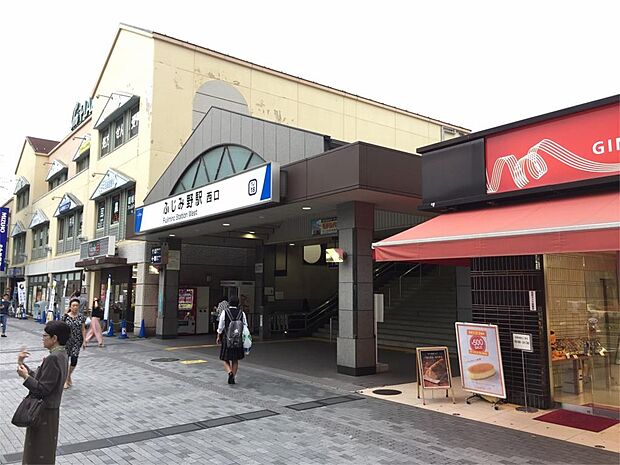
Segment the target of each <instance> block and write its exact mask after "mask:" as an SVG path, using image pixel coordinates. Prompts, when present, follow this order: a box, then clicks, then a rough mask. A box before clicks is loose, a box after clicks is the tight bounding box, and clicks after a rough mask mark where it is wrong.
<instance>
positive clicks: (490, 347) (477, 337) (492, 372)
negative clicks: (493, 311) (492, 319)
mask: <svg viewBox="0 0 620 465" xmlns="http://www.w3.org/2000/svg"><path fill="white" fill-rule="evenodd" d="M455 326H456V337H457V344H458V349H459V364H460V366H461V381H462V383H463V389H464V390H465V391H469V392H473V393H476V394H485V395H488V396H493V397H499V398H500V399H505V398H506V386H505V384H504V368H503V366H502V353H501V351H500V348H499V331H498V329H497V326H496V325H485V324H473V323H455Z"/></svg>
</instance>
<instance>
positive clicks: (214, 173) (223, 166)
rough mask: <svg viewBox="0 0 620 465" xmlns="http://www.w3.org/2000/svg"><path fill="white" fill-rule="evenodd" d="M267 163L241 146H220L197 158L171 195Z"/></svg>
mask: <svg viewBox="0 0 620 465" xmlns="http://www.w3.org/2000/svg"><path fill="white" fill-rule="evenodd" d="M263 163H265V160H263V159H262V158H261V157H260V155H258V154H257V153H255V152H252V151H251V150H250V149H248V148H246V147H243V146H241V145H232V144H231V145H220V146H218V147H215V148H212V149H209V150H207V151H206V152H204V153H203V154H202V155H200V156H199V157H198V158H196V159H195V160H194V161H193V162H192V164H191V165H189V166H188V167H187V169H186V170H185V171H184V172H183V174H182V175H181V176H180V177H179V180H178V181H177V183H176V185H175V186H174V189H172V192H171V193H170V195H174V194H180V193H182V192H186V191H189V190H192V189H195V188H197V187H201V186H204V185H206V184H210V183H212V182H215V181H217V180H219V179H223V178H226V177H228V176H231V175H233V174H237V173H240V172H242V171H245V170H248V169H250V168H253V167H254V166H258V165H261V164H263Z"/></svg>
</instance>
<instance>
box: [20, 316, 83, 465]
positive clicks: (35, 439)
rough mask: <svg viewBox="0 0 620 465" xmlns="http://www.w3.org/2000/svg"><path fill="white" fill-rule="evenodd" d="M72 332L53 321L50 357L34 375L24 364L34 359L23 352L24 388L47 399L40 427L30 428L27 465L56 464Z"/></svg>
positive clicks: (48, 334)
mask: <svg viewBox="0 0 620 465" xmlns="http://www.w3.org/2000/svg"><path fill="white" fill-rule="evenodd" d="M70 336H71V329H70V328H69V326H68V325H67V324H66V323H63V322H62V321H50V322H49V323H47V324H46V325H45V328H44V330H43V347H45V348H46V349H47V350H49V355H48V356H47V357H45V358H44V359H43V362H42V363H41V366H40V367H39V368H37V370H36V371H32V370H31V369H30V368H28V366H27V365H26V364H25V363H24V360H25V359H26V358H27V357H28V356H29V355H30V353H28V352H26V350H22V351H21V352H20V353H19V354H18V356H17V365H18V367H17V374H18V375H19V376H20V377H21V378H23V379H24V386H25V387H26V388H27V389H28V390H29V391H30V394H32V395H33V396H35V397H39V398H42V399H43V408H42V409H41V413H40V416H39V422H38V424H37V426H29V427H28V428H26V439H25V440H24V454H23V459H22V460H23V463H55V462H56V446H57V445H58V423H59V421H60V400H61V398H62V392H63V388H62V387H63V383H64V381H65V379H66V377H67V352H66V351H65V347H64V346H65V344H66V343H67V341H68V340H69V337H70Z"/></svg>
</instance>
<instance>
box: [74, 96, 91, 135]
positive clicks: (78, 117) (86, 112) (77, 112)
mask: <svg viewBox="0 0 620 465" xmlns="http://www.w3.org/2000/svg"><path fill="white" fill-rule="evenodd" d="M92 114H93V99H92V98H89V99H88V100H85V101H84V103H79V102H78V103H76V104H75V107H74V108H73V117H72V118H71V130H72V131H73V130H74V129H75V128H77V127H78V126H79V125H80V124H82V123H83V122H84V121H85V120H86V118H88V117H89V116H90V115H92Z"/></svg>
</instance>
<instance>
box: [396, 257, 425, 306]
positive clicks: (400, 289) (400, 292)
mask: <svg viewBox="0 0 620 465" xmlns="http://www.w3.org/2000/svg"><path fill="white" fill-rule="evenodd" d="M416 269H418V270H419V271H420V282H422V264H421V263H416V264H415V265H413V266H412V267H410V268H409V269H408V270H407V271H405V272H404V273H402V274H401V275H400V276H399V277H398V297H399V298H402V296H403V278H404V277H405V276H407V275H408V274H409V273H411V272H412V271H414V270H416Z"/></svg>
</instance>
